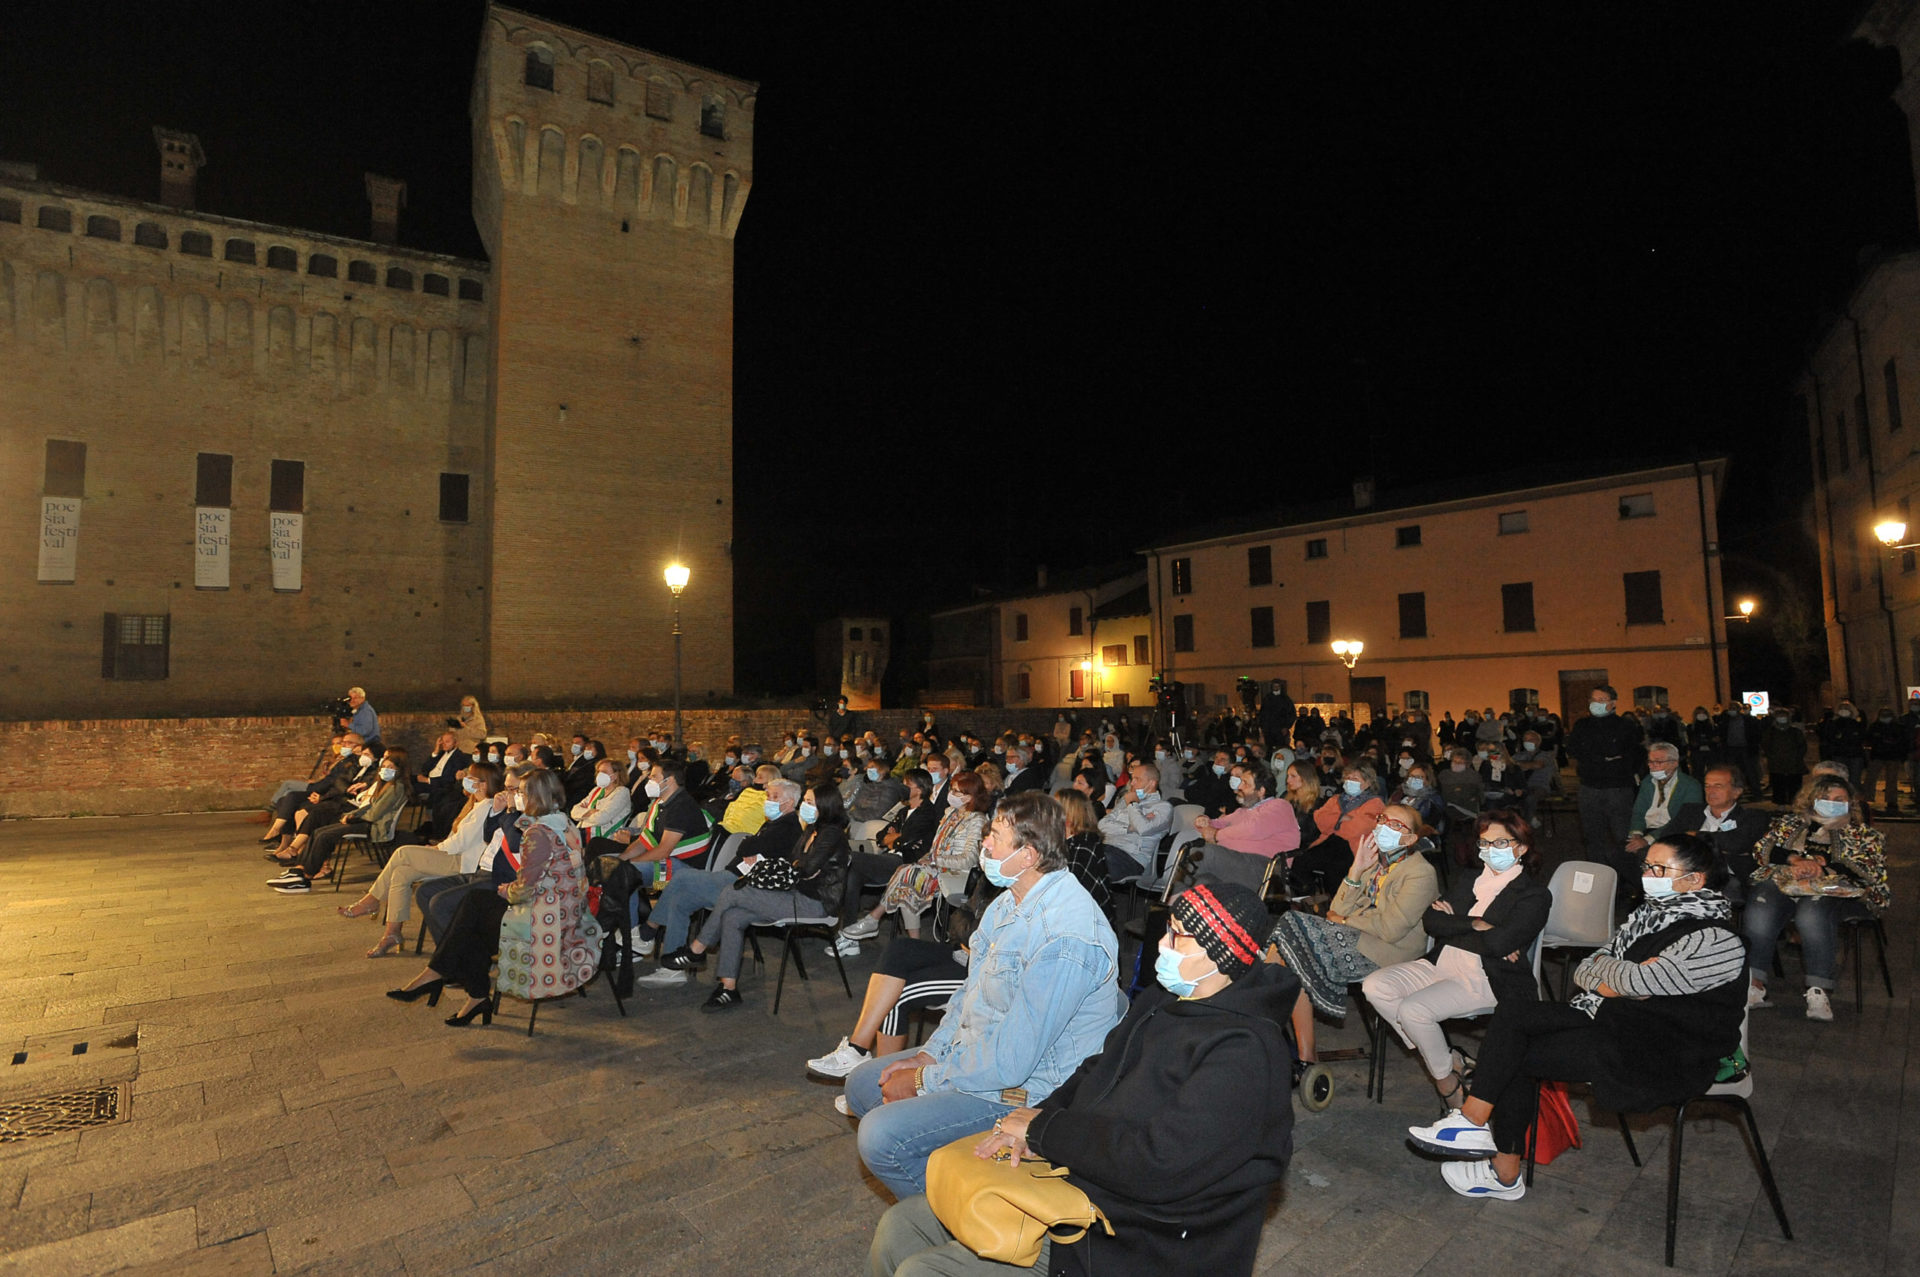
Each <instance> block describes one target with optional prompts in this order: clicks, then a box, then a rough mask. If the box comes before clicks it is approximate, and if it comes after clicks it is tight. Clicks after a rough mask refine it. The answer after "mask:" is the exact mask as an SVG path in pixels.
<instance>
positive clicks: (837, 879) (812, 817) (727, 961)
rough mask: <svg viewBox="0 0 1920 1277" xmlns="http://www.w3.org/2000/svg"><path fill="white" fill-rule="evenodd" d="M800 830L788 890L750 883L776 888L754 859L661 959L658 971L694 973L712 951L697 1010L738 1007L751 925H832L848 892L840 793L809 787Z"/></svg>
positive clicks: (802, 802) (766, 868) (774, 880)
mask: <svg viewBox="0 0 1920 1277" xmlns="http://www.w3.org/2000/svg"><path fill="white" fill-rule="evenodd" d="M800 824H801V825H802V826H803V827H804V828H805V832H804V833H802V834H801V836H800V840H799V841H798V842H797V843H796V844H795V845H794V849H793V853H792V856H791V858H790V860H788V861H787V862H786V863H787V864H790V865H791V869H792V872H791V874H790V875H788V876H787V877H786V878H785V881H788V882H791V883H792V884H793V885H792V886H769V887H763V886H758V885H756V884H755V881H754V879H755V878H756V877H758V878H762V879H763V880H765V881H767V882H769V883H775V884H778V883H780V882H782V881H783V880H782V879H781V878H780V877H777V876H774V875H773V874H771V873H769V867H770V866H772V865H773V864H775V863H776V862H774V861H773V860H767V861H764V862H762V861H756V862H755V863H754V864H753V865H752V866H751V867H749V868H748V870H747V876H746V877H744V878H741V879H739V880H737V881H736V882H734V884H733V885H732V886H731V887H730V888H728V889H727V890H726V891H723V892H722V893H721V895H720V899H719V900H718V901H716V902H715V903H714V906H713V911H712V912H711V913H709V914H708V915H707V920H706V922H705V923H704V924H702V926H701V928H700V935H699V938H698V939H696V940H694V941H693V942H692V943H691V944H689V945H687V946H686V947H685V948H680V949H675V950H674V951H673V952H671V953H669V954H667V955H666V956H665V957H663V958H661V959H660V965H661V966H662V967H666V968H670V969H672V970H676V971H698V970H700V969H701V968H702V967H704V966H706V964H707V959H706V955H707V953H708V951H709V950H713V949H717V950H718V951H719V954H718V963H717V968H716V969H717V972H718V975H719V977H720V979H719V982H718V983H717V984H716V985H715V986H714V990H713V993H712V995H711V996H709V997H708V998H707V1000H706V1001H705V1002H704V1003H702V1004H701V1007H700V1009H701V1010H702V1011H727V1010H731V1009H732V1008H734V1007H737V1006H739V1005H740V1003H741V1001H742V999H741V997H740V990H739V983H740V963H741V960H742V958H743V956H744V955H745V951H746V943H747V928H748V927H750V926H752V925H753V924H755V923H757V922H775V921H778V920H780V919H783V918H785V919H794V920H797V921H805V920H807V919H812V920H815V921H820V922H830V921H832V920H833V919H834V917H835V912H834V911H835V910H837V909H839V907H840V900H841V897H842V895H843V893H844V892H845V889H846V875H847V859H848V857H849V855H851V848H850V847H849V845H848V842H847V809H846V807H845V806H844V805H843V804H842V803H841V801H840V791H839V790H838V789H836V788H834V787H833V786H831V785H820V786H818V787H809V788H808V789H807V791H806V792H805V793H804V794H802V795H801V797H800Z"/></svg>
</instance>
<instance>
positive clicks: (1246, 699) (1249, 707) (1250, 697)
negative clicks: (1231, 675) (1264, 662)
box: [1234, 674, 1260, 714]
mask: <svg viewBox="0 0 1920 1277" xmlns="http://www.w3.org/2000/svg"><path fill="white" fill-rule="evenodd" d="M1234 683H1235V685H1236V686H1237V687H1238V688H1239V690H1240V704H1241V705H1242V706H1243V707H1245V709H1246V711H1247V713H1249V714H1251V713H1253V710H1254V706H1256V705H1258V704H1259V703H1260V684H1258V683H1256V682H1254V681H1253V678H1252V677H1251V676H1250V675H1247V674H1242V675H1241V676H1240V677H1239V678H1237V679H1235V680H1234Z"/></svg>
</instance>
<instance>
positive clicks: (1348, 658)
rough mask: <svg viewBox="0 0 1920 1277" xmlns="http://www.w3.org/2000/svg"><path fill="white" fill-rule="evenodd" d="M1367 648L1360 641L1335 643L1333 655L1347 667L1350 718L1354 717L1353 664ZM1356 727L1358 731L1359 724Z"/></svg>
mask: <svg viewBox="0 0 1920 1277" xmlns="http://www.w3.org/2000/svg"><path fill="white" fill-rule="evenodd" d="M1366 646H1367V645H1366V644H1365V643H1362V642H1361V641H1360V640H1359V639H1335V640H1334V641H1333V654H1334V655H1335V656H1337V657H1339V658H1340V663H1341V664H1342V665H1344V666H1346V667H1347V714H1348V716H1349V717H1351V716H1352V715H1353V663H1354V662H1355V661H1357V660H1359V659H1360V653H1361V652H1362V651H1363V650H1365V648H1366ZM1354 726H1355V728H1356V729H1357V728H1358V727H1359V724H1358V723H1355V724H1354Z"/></svg>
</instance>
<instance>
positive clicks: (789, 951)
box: [773, 927, 794, 1015]
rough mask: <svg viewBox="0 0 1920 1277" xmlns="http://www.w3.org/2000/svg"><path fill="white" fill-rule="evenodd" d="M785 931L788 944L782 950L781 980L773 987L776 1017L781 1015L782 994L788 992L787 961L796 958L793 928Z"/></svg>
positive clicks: (775, 982)
mask: <svg viewBox="0 0 1920 1277" xmlns="http://www.w3.org/2000/svg"><path fill="white" fill-rule="evenodd" d="M785 930H786V933H787V940H786V943H785V944H784V945H782V946H781V948H780V978H779V979H778V980H776V981H774V985H773V1013H774V1014H775V1015H779V1014H780V995H781V993H782V992H784V991H785V990H786V987H787V959H788V958H791V957H793V956H794V953H793V928H792V927H787V928H786V929H785Z"/></svg>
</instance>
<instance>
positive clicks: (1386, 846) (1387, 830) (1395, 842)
mask: <svg viewBox="0 0 1920 1277" xmlns="http://www.w3.org/2000/svg"><path fill="white" fill-rule="evenodd" d="M1405 840H1406V835H1404V834H1402V833H1401V832H1400V831H1399V830H1398V829H1395V828H1394V827H1393V826H1392V825H1386V824H1381V825H1375V826H1374V827H1373V845H1374V846H1376V847H1378V848H1379V849H1380V850H1382V851H1398V850H1400V844H1401V843H1402V842H1404V841H1405Z"/></svg>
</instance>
